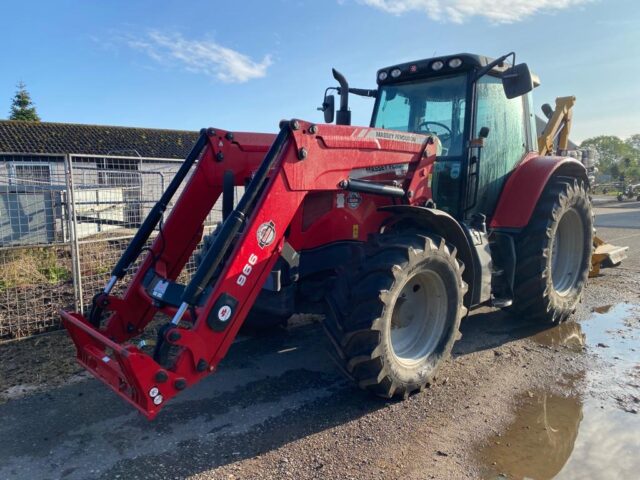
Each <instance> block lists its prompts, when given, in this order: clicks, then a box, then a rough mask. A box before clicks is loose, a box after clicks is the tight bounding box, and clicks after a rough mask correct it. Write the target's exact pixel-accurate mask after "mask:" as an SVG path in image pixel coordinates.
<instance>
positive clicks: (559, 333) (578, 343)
mask: <svg viewBox="0 0 640 480" xmlns="http://www.w3.org/2000/svg"><path fill="white" fill-rule="evenodd" d="M531 340H533V341H534V342H536V343H539V344H541V345H546V346H548V347H557V346H563V347H566V348H568V349H569V350H571V351H574V352H582V351H583V350H584V348H585V345H586V336H585V334H584V332H583V331H582V327H581V326H580V324H579V323H577V322H565V323H561V324H560V325H558V326H557V327H554V328H550V329H548V330H543V331H542V332H539V333H536V334H535V335H533V336H531Z"/></svg>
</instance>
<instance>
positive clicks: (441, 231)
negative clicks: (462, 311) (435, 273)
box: [378, 205, 479, 307]
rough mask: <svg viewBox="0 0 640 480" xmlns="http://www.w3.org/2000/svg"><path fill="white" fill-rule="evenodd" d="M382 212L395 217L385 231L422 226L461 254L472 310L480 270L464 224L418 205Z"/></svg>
mask: <svg viewBox="0 0 640 480" xmlns="http://www.w3.org/2000/svg"><path fill="white" fill-rule="evenodd" d="M378 210H379V211H381V212H386V213H390V214H392V217H391V221H390V222H388V223H387V224H386V225H385V226H384V231H385V232H388V231H394V230H399V229H402V228H410V227H415V226H418V227H419V228H424V229H425V230H428V231H430V232H433V233H435V234H436V235H439V236H441V237H442V238H444V239H445V240H446V241H447V243H450V244H451V245H453V246H454V247H455V248H456V250H457V258H458V259H459V260H461V261H462V263H464V271H463V272H462V279H463V280H464V281H465V282H466V283H467V285H468V286H469V290H468V292H467V294H466V295H465V297H464V304H465V306H466V307H469V306H471V304H472V303H473V301H472V299H473V297H474V296H475V295H474V291H475V290H476V288H475V286H476V285H479V279H477V278H476V276H477V275H476V274H477V272H476V268H475V262H474V257H473V253H472V246H471V244H470V243H469V239H468V237H467V235H466V234H465V231H464V229H463V227H462V225H460V223H459V222H458V221H457V220H456V219H455V218H453V217H452V216H451V215H449V214H448V213H447V212H444V211H442V210H438V209H435V208H426V207H419V206H415V205H389V206H385V207H380V208H379V209H378Z"/></svg>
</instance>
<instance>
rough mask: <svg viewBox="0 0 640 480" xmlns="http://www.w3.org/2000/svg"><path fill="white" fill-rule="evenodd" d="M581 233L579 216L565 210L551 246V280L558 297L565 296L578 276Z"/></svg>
mask: <svg viewBox="0 0 640 480" xmlns="http://www.w3.org/2000/svg"><path fill="white" fill-rule="evenodd" d="M583 232H584V227H583V224H582V218H581V217H580V214H579V213H578V212H577V211H576V209H574V208H571V209H569V210H567V211H566V212H565V213H564V214H563V215H562V217H561V218H560V222H559V223H558V227H557V228H556V233H555V235H554V236H553V241H552V244H551V280H552V282H553V288H554V290H555V291H556V293H557V294H558V295H561V296H565V295H567V294H568V293H569V292H570V291H571V289H572V288H573V287H574V286H575V284H576V282H577V280H578V278H579V276H580V273H581V272H580V267H581V266H582V257H583V254H584V239H583V238H582V234H583Z"/></svg>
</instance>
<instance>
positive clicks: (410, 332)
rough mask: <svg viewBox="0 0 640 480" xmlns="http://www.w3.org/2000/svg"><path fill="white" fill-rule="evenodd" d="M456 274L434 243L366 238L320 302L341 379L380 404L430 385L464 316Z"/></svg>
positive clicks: (457, 268)
mask: <svg viewBox="0 0 640 480" xmlns="http://www.w3.org/2000/svg"><path fill="white" fill-rule="evenodd" d="M462 270H463V267H462V264H461V263H460V262H459V261H458V260H457V259H456V258H455V250H452V249H451V248H450V247H449V246H447V245H446V243H445V241H444V240H443V239H442V238H441V237H438V236H435V235H428V236H425V235H417V234H413V233H404V234H403V233H399V234H388V235H378V236H376V237H374V238H373V239H372V240H371V241H370V242H369V244H368V245H367V248H366V254H365V258H364V260H363V262H362V263H361V266H360V267H359V268H358V269H356V270H355V271H348V272H343V274H342V275H339V277H338V281H337V284H336V286H335V288H334V290H333V292H332V293H331V294H330V295H329V298H328V312H327V316H326V320H325V322H324V326H325V330H326V331H327V334H328V336H329V339H330V340H331V343H332V344H333V346H334V347H335V351H336V353H337V357H338V361H339V363H340V365H341V366H342V370H343V372H344V373H345V374H346V375H347V376H348V377H349V378H350V379H352V380H354V381H355V382H356V383H357V384H358V386H359V387H360V388H363V389H366V390H368V391H370V392H373V393H374V394H376V395H379V396H382V397H385V398H391V397H394V396H397V397H404V398H406V397H407V396H408V395H409V394H410V393H412V392H414V391H417V390H421V389H423V388H424V387H425V386H427V385H429V384H430V383H432V382H433V380H434V378H435V375H436V373H437V371H438V369H439V367H440V365H441V364H442V362H443V361H444V360H445V359H446V358H447V357H448V356H449V355H450V353H451V348H452V346H453V343H454V342H455V341H456V339H457V338H459V335H460V334H459V327H460V320H461V318H462V317H463V316H464V314H465V313H466V309H465V308H464V306H463V304H462V299H463V297H464V294H465V292H466V289H467V286H466V284H465V283H464V282H463V280H462Z"/></svg>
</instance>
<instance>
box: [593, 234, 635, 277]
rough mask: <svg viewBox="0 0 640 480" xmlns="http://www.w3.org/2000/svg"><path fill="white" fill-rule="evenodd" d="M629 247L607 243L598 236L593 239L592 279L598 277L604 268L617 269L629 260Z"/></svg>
mask: <svg viewBox="0 0 640 480" xmlns="http://www.w3.org/2000/svg"><path fill="white" fill-rule="evenodd" d="M627 250H629V247H618V246H616V245H611V244H610V243H606V242H605V241H604V240H602V239H601V238H600V237H598V236H597V235H596V236H594V237H593V254H592V255H591V271H590V272H589V276H590V277H597V276H598V275H599V274H600V268H602V267H617V266H618V265H620V263H622V261H623V260H624V259H625V258H627Z"/></svg>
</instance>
